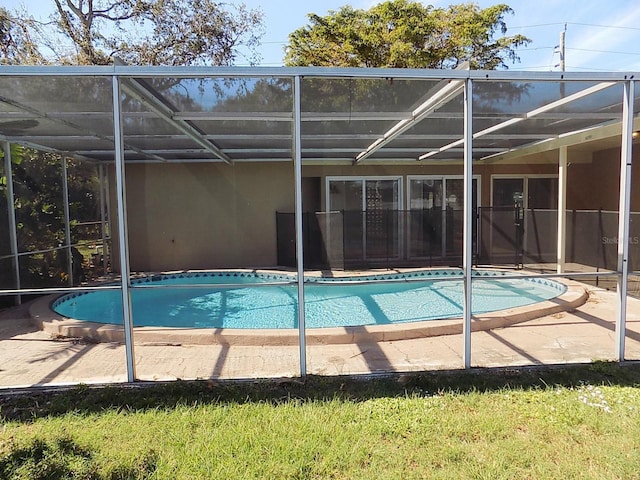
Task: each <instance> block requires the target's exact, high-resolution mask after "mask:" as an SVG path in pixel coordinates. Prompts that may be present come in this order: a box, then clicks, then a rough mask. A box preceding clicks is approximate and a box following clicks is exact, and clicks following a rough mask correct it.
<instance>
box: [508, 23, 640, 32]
mask: <svg viewBox="0 0 640 480" xmlns="http://www.w3.org/2000/svg"><path fill="white" fill-rule="evenodd" d="M556 25H579V26H582V27H597V28H618V29H621V30H637V31H640V27H625V26H621V25H599V24H597V23H581V22H552V23H538V24H534V25H518V26H515V27H514V26H509V30H513V29H516V28H538V27H553V26H556Z"/></svg>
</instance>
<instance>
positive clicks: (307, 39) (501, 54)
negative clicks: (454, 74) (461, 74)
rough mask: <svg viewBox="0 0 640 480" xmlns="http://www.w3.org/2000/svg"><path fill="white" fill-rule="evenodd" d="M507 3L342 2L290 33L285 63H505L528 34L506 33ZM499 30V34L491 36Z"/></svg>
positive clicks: (409, 65)
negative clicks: (359, 4) (362, 5)
mask: <svg viewBox="0 0 640 480" xmlns="http://www.w3.org/2000/svg"><path fill="white" fill-rule="evenodd" d="M511 13H513V10H512V9H511V8H510V7H509V6H508V5H505V4H499V5H494V6H492V7H488V8H485V9H481V8H480V7H479V6H478V5H476V4H474V3H465V4H460V5H450V6H449V7H447V8H435V7H433V6H431V5H428V6H425V5H423V4H422V3H420V2H417V1H413V0H389V1H386V2H384V3H380V4H378V5H375V6H373V7H371V8H370V9H369V10H361V9H354V8H352V7H351V6H344V7H342V8H340V9H339V10H338V11H333V10H332V11H330V12H329V14H328V15H327V16H324V17H321V16H319V15H316V14H314V13H311V14H309V15H308V17H309V21H310V24H309V25H306V26H304V27H302V28H299V29H297V30H295V31H294V32H293V33H291V34H290V35H289V44H288V46H287V48H286V57H285V63H286V64H287V65H292V66H294V65H297V66H303V65H309V66H311V65H314V66H321V65H325V66H328V65H331V66H342V67H390V68H393V67H396V68H455V67H457V66H458V65H460V64H461V63H462V62H464V61H469V62H470V65H471V68H475V69H478V68H480V69H495V68H501V67H503V68H507V63H506V62H507V61H512V62H515V61H518V60H519V58H518V56H517V54H516V50H515V49H516V48H517V47H520V46H523V45H526V44H528V43H529V42H530V40H529V39H528V38H527V37H525V36H523V35H514V36H505V34H506V32H507V25H506V23H505V20H504V17H505V16H506V15H508V14H511ZM497 33H500V34H501V35H502V36H500V37H499V38H494V37H495V36H496V34H497Z"/></svg>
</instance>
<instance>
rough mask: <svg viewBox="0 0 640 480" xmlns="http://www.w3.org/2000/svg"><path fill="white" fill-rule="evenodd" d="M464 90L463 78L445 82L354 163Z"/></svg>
mask: <svg viewBox="0 0 640 480" xmlns="http://www.w3.org/2000/svg"><path fill="white" fill-rule="evenodd" d="M463 90H464V81H463V80H455V81H451V82H449V83H447V84H446V85H444V86H443V87H442V88H440V89H439V90H438V91H436V92H435V93H434V94H433V95H431V96H429V98H428V99H427V100H425V101H424V102H423V103H422V104H420V105H419V106H418V107H417V108H415V109H414V110H413V111H412V112H411V116H410V117H409V118H406V119H404V120H400V121H399V122H398V123H396V124H395V125H394V126H393V127H391V128H390V129H389V130H387V131H386V132H385V133H384V134H383V135H382V136H381V137H379V138H378V139H377V140H375V141H374V142H373V143H372V144H371V145H369V146H368V147H367V148H366V149H365V150H363V151H362V152H360V153H359V154H358V155H357V156H356V158H355V160H354V164H357V163H359V162H361V161H363V160H365V159H366V158H368V157H370V156H371V155H373V154H374V153H375V152H377V151H378V150H380V149H381V148H382V147H384V146H385V145H386V144H388V143H389V142H391V141H392V140H393V139H395V138H397V137H398V136H400V135H402V134H403V133H404V132H406V131H407V130H409V129H410V128H411V127H413V126H414V125H416V124H417V123H418V122H420V121H421V120H423V119H424V118H426V117H427V116H428V115H430V114H431V113H433V112H434V111H435V110H437V109H438V108H440V107H442V106H443V105H445V104H446V103H448V102H450V101H451V100H453V99H454V98H455V97H457V96H458V95H459V94H460V93H462V91H463Z"/></svg>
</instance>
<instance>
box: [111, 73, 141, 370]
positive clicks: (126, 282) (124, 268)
mask: <svg viewBox="0 0 640 480" xmlns="http://www.w3.org/2000/svg"><path fill="white" fill-rule="evenodd" d="M122 125H123V122H122V110H121V105H120V79H119V78H118V76H117V75H114V76H113V141H114V149H115V154H116V158H115V160H116V191H117V199H116V202H117V209H118V242H119V245H120V278H121V287H122V288H121V292H122V319H123V324H124V325H123V326H124V342H125V353H126V357H127V381H128V382H135V380H136V362H135V354H134V348H133V320H132V317H133V314H132V311H131V279H130V275H129V241H128V238H129V237H128V234H127V192H126V184H125V165H124V138H123V132H122Z"/></svg>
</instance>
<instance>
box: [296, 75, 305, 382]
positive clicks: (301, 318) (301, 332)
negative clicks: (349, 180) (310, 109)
mask: <svg viewBox="0 0 640 480" xmlns="http://www.w3.org/2000/svg"><path fill="white" fill-rule="evenodd" d="M301 118H302V117H301V112H300V76H299V75H296V76H295V77H294V85H293V166H294V175H295V189H296V193H295V195H296V261H297V267H298V338H299V340H298V342H299V344H300V376H301V377H306V375H307V337H306V328H305V315H304V314H305V311H304V252H303V248H302V140H301V138H300V127H301V123H302V121H301Z"/></svg>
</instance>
